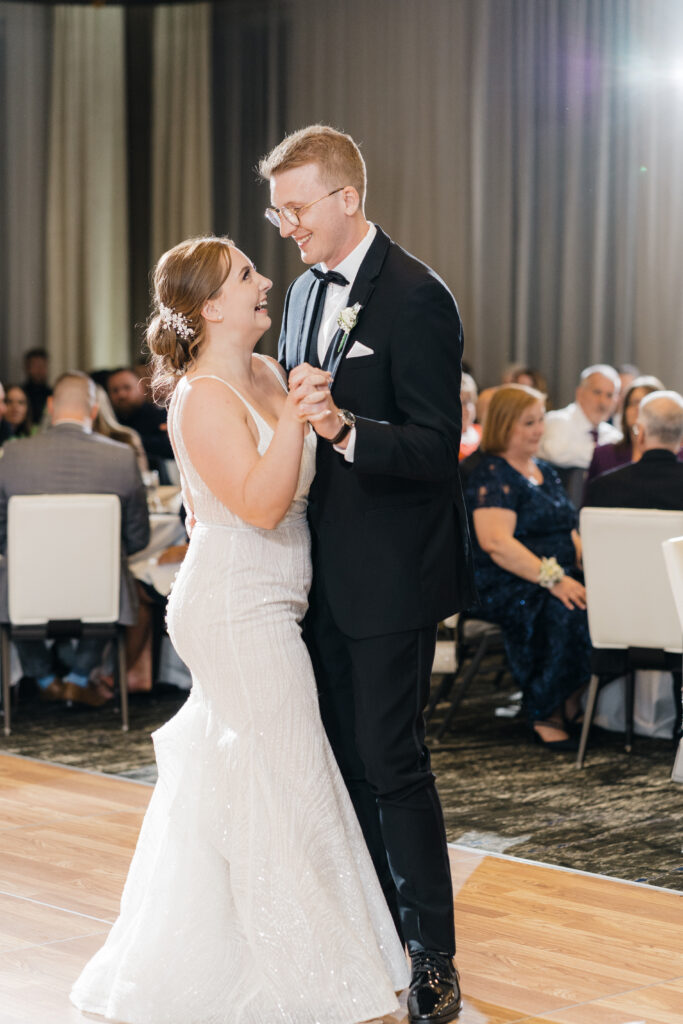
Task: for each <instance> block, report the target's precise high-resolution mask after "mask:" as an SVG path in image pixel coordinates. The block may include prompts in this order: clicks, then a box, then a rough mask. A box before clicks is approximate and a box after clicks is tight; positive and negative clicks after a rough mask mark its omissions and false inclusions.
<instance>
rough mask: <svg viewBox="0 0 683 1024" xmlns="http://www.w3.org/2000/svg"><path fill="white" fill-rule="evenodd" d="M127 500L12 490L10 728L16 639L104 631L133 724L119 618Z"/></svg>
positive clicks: (0, 634) (6, 667) (6, 685)
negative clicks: (123, 506) (123, 502)
mask: <svg viewBox="0 0 683 1024" xmlns="http://www.w3.org/2000/svg"><path fill="white" fill-rule="evenodd" d="M120 558H121V503H120V500H119V498H118V496H117V495H115V494H34V495H13V496H12V497H11V498H10V500H9V502H8V507H7V587H8V602H9V622H8V623H3V624H1V626H0V669H1V674H2V696H3V709H4V718H5V721H4V730H5V735H6V736H9V734H10V727H11V700H10V643H11V640H12V639H13V638H16V639H26V640H45V639H51V638H57V637H79V636H91V637H105V638H108V639H110V640H112V641H113V642H114V645H115V649H116V656H115V658H114V677H115V682H116V685H117V687H118V689H119V693H120V700H121V719H122V728H123V731H124V732H125V731H127V730H128V689H127V683H126V656H125V633H124V627H123V626H121V625H119V622H118V618H119V591H120V575H121V561H120Z"/></svg>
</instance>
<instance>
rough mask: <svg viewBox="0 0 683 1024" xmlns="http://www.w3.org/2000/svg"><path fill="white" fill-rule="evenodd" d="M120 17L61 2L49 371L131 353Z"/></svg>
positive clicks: (53, 126) (52, 164) (53, 121)
mask: <svg viewBox="0 0 683 1024" xmlns="http://www.w3.org/2000/svg"><path fill="white" fill-rule="evenodd" d="M124 66H125V62H124V22H123V13H122V11H121V10H120V9H119V10H117V9H114V8H112V9H111V10H96V9H93V8H73V7H66V6H59V7H57V9H56V10H55V16H54V29H53V61H52V87H51V107H50V146H49V157H48V193H47V261H48V262H47V331H46V338H47V346H48V348H49V351H50V355H51V361H52V371H53V373H58V372H60V371H61V370H65V369H68V368H70V367H84V368H86V369H89V368H91V367H102V366H112V365H117V364H120V363H122V362H126V361H127V359H128V348H129V345H128V334H129V326H128V321H129V313H128V250H127V245H128V238H127V190H126V135H125V81H124Z"/></svg>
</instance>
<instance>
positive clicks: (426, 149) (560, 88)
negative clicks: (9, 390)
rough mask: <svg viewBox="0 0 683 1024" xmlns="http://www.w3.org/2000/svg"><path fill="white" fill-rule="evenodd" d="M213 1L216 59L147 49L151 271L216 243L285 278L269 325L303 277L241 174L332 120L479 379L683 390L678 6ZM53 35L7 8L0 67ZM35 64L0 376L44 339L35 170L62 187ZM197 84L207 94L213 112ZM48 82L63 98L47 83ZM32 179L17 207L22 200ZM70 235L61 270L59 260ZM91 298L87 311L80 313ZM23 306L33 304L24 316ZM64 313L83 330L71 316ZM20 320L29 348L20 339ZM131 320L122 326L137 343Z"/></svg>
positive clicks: (268, 344)
mask: <svg viewBox="0 0 683 1024" xmlns="http://www.w3.org/2000/svg"><path fill="white" fill-rule="evenodd" d="M202 6H205V5H192V8H190V11H191V10H194V11H197V12H200V11H201V16H202V17H205V18H206V19H207V21H209V22H210V23H209V24H208V27H207V29H206V31H207V32H208V33H209V35H210V41H211V47H210V52H209V49H208V45H207V46H205V45H204V43H203V42H201V43H197V41H196V39H195V38H194V37H193V36H192V33H191V32H186V33H185V38H184V39H180V38H179V37H178V34H176V37H175V38H176V42H175V43H173V46H175V47H179V48H178V49H173V46H171V45H170V44H169V42H168V40H167V41H166V42H161V41H160V38H159V37H158V36H156V38H155V43H154V46H155V53H156V54H157V58H156V61H155V69H154V75H155V81H157V89H158V90H159V89H160V90H161V91H160V92H159V91H158V92H157V100H156V102H155V103H154V108H153V109H154V122H153V124H152V130H151V133H150V135H151V137H152V138H153V140H154V147H155V150H156V151H157V153H158V154H162V156H161V157H159V156H157V158H156V160H157V162H156V164H155V170H154V174H153V182H154V185H153V187H151V188H150V203H152V204H155V206H156V209H157V213H155V214H154V218H153V219H154V222H155V224H156V227H155V229H154V232H156V234H154V238H155V241H154V243H153V244H150V247H151V248H152V249H153V250H154V251H153V252H152V253H150V254H149V255H150V259H149V264H150V265H151V263H152V262H153V260H154V259H156V258H157V256H158V255H159V252H158V251H157V250H159V249H160V248H163V247H165V246H166V245H168V244H172V243H173V242H175V241H178V240H179V237H180V236H181V235H185V234H194V233H196V232H197V231H203V230H206V229H212V230H217V231H220V232H229V233H231V234H232V235H233V236H234V237H235V239H236V241H237V242H238V243H239V244H240V245H242V247H243V248H244V249H245V250H246V251H247V252H248V253H249V255H250V256H252V257H253V258H254V259H255V260H256V262H257V264H258V265H259V269H261V270H263V271H264V272H265V273H267V274H268V275H269V276H271V277H273V278H274V280H275V282H276V286H275V289H274V297H273V301H272V303H271V307H272V308H273V309H274V310H275V309H277V308H278V305H279V304H280V303H281V301H282V298H283V296H284V290H285V287H286V284H287V283H288V281H289V280H290V279H291V278H292V277H293V276H294V275H295V274H296V273H297V272H298V271H299V270H300V269H301V264H300V262H299V261H298V256H297V253H296V250H295V249H294V247H293V246H292V245H291V243H290V244H289V245H287V244H286V243H283V242H281V240H280V239H278V237H277V234H276V232H275V231H274V230H271V229H270V228H269V227H268V225H267V224H265V222H264V221H263V220H262V210H263V206H264V205H265V203H266V202H267V188H266V187H265V186H263V185H262V184H261V183H259V182H258V180H257V177H256V175H255V172H254V166H255V164H256V162H257V160H258V157H259V156H260V155H261V154H262V153H263V152H265V151H266V150H267V149H268V148H270V146H272V145H273V144H274V143H275V142H277V141H278V139H279V138H280V137H281V136H282V134H283V132H284V131H286V130H293V129H295V128H298V127H300V126H302V125H303V124H306V123H310V122H312V121H316V120H321V121H325V122H328V123H333V124H335V125H337V126H338V127H340V128H343V129H345V130H348V131H350V132H351V133H352V134H353V135H354V137H356V138H357V139H358V141H359V142H360V143H361V145H362V148H363V152H364V155H365V157H366V160H367V164H368V171H369V193H368V203H367V212H368V215H369V216H370V217H371V218H373V219H375V220H377V221H378V222H379V223H381V224H382V226H383V227H384V228H385V229H386V230H387V231H388V232H389V233H390V234H391V235H392V236H393V237H394V238H396V240H397V241H399V242H400V243H401V244H402V245H404V246H405V247H406V248H408V249H409V250H411V251H413V252H414V253H415V254H416V255H418V256H419V257H421V258H423V259H425V260H427V261H428V262H429V263H431V264H432V266H434V267H435V269H436V270H437V271H438V272H439V273H440V274H441V275H442V276H443V277H444V279H445V280H446V282H447V283H448V284H449V286H450V287H451V288H452V289H453V291H454V293H455V294H456V296H457V298H458V300H459V303H460V306H461V309H462V314H463V320H464V324H465V337H466V358H467V359H468V360H469V361H470V362H471V363H472V365H473V367H474V371H475V374H476V376H477V377H478V379H479V381H480V383H482V384H488V383H491V382H494V381H495V380H496V379H497V378H498V376H499V374H500V371H501V369H502V367H503V366H504V364H505V363H507V362H509V361H513V360H514V361H523V362H530V363H532V364H534V365H536V366H538V367H539V368H540V369H541V370H542V371H543V372H544V373H545V374H546V376H547V377H548V379H549V382H550V385H551V393H552V394H553V397H554V399H555V401H556V402H557V403H562V402H565V401H566V400H568V399H569V397H570V396H571V393H572V391H573V387H574V384H575V380H576V376H577V374H578V371H579V370H580V368H581V367H582V366H584V365H586V364H587V363H589V362H593V361H596V360H605V361H608V362H621V361H635V362H636V363H638V364H639V365H640V367H641V369H642V370H643V371H649V372H654V373H657V374H658V375H659V376H661V377H662V378H663V379H664V380H665V382H666V383H667V384H668V385H670V386H672V387H676V388H678V389H682V388H683V345H681V338H680V333H681V332H680V323H681V321H682V319H683V289H680V287H679V285H678V281H677V276H678V267H679V266H680V265H681V264H682V262H683V260H682V257H683V210H682V208H681V207H682V204H683V197H682V190H681V188H680V181H681V180H683V102H682V99H681V84H680V79H679V81H678V82H676V75H675V72H676V65H675V61H676V59H678V60H679V61H680V55H681V54H682V53H683V4H681V3H680V2H679V0H571V2H567V0H373V3H371V4H368V3H367V2H366V0H345V2H344V3H343V4H339V3H338V2H336V0H250V2H248V3H247V2H245V3H230V4H225V3H223V4H213V5H210V12H208V11H207V10H203V11H202ZM22 8H26V9H28V8H30V9H31V10H30V14H31V15H32V16H33V17H34V18H38V20H39V16H40V17H42V19H43V28H42V29H41V30H39V29H38V28H37V27H36V24H33V27H32V28H31V30H30V31H31V35H30V38H24V40H23V42H20V34H19V23H18V21H17V20H13V18H12V11H15V12H19V11H21V9H22ZM181 8H182V5H179V6H177V7H176V8H175V9H176V10H180V9H181ZM160 11H161V8H159V12H160ZM159 12H157V14H158V13H159ZM24 13H25V14H28V13H29V12H27V11H25V12H24ZM78 13H79V14H84V15H93V16H94V17H97V18H100V17H102V16H103V15H106V14H113V13H116V12H115V11H113V10H112V11H106V10H105V11H103V10H97V11H92V10H81V11H78ZM167 13H168V14H170V13H171V12H170V8H169V9H168V10H167ZM209 13H210V19H209ZM188 16H189V14H188ZM15 18H16V16H15ZM48 22H49V19H48V18H47V15H46V12H45V10H44V9H43V8H41V6H40V5H37V4H23V5H22V4H3V3H0V44H1V45H2V46H3V52H4V53H5V54H8V53H17V54H19V53H20V52H23V53H26V48H27V47H28V46H32V47H38V48H40V47H41V46H42V47H43V48H44V47H45V39H46V38H48V39H49V37H50V31H49V28H46V27H45V26H46V25H47V23H48ZM41 31H42V36H41V34H40V33H41ZM202 31H204V30H202ZM8 33H9V36H8ZM10 37H11V38H10ZM41 38H42V40H43V41H42V42H41V41H40V39H41ZM201 38H202V39H204V38H205V35H203V36H202V37H201ZM22 46H23V48H24V49H23V51H21V47H22ZM17 47H19V49H17ZM159 47H160V48H161V49H160V51H159V50H158V48H159ZM55 56H56V54H55ZM162 60H166V61H167V64H166V68H165V71H164V73H163V77H160V78H157V77H156V76H157V75H158V74H159V63H158V62H160V61H162ZM204 61H206V63H204ZM30 63H31V64H32V65H33V66H35V60H33V59H31V60H30ZM200 63H201V64H202V67H199V66H198V65H199V64H200ZM91 66H93V67H94V65H92V63H91ZM26 68H27V63H26V58H25V57H18V58H17V59H16V60H13V61H11V62H8V61H5V62H4V68H3V70H2V76H3V85H2V92H1V94H0V102H1V103H2V107H3V109H2V119H3V123H4V125H5V127H6V134H7V137H9V138H16V137H17V136H18V134H19V133H20V131H21V130H23V129H20V127H19V124H20V117H22V116H23V111H24V110H25V109H26V107H27V104H29V100H30V105H31V108H32V116H31V118H29V119H28V120H26V119H24V123H25V125H26V129H25V133H24V136H23V142H22V143H21V145H20V146H19V148H18V150H17V151H16V153H15V152H14V151H10V149H9V148H7V147H5V148H3V150H2V152H0V181H1V182H3V183H4V184H5V190H4V192H5V198H4V200H2V199H0V204H2V211H0V224H1V226H2V227H3V228H4V229H5V230H4V232H3V238H4V243H2V244H3V255H2V260H1V262H0V276H1V277H2V279H3V284H4V286H5V288H4V297H3V301H2V303H0V305H1V306H2V309H1V310H0V329H2V331H3V334H4V339H3V342H4V343H3V346H2V350H3V355H2V356H1V357H0V358H1V359H2V360H3V361H2V363H0V372H9V368H12V367H16V366H17V365H18V359H17V353H18V352H19V351H21V350H22V349H24V348H26V347H28V345H29V344H39V343H40V342H41V341H42V340H44V338H41V337H40V336H39V335H40V334H41V331H44V325H45V321H46V306H45V303H44V296H45V287H44V278H41V273H42V271H41V262H40V256H39V253H40V252H41V251H43V250H44V249H45V246H46V238H45V234H44V232H41V223H42V222H43V221H44V217H42V216H41V214H40V210H41V197H40V192H41V185H40V180H41V179H40V175H41V173H42V174H43V175H44V174H45V173H46V170H45V169H46V166H47V170H48V171H49V174H50V177H51V179H52V178H53V177H54V174H55V168H54V167H53V166H52V163H53V157H50V160H49V162H48V161H47V160H41V158H40V153H41V152H44V147H43V150H42V151H41V142H40V138H41V131H42V132H43V133H44V125H45V118H46V115H45V114H44V113H43V114H42V115H41V113H40V107H41V103H42V100H41V99H40V97H41V96H44V92H45V88H44V86H41V84H40V77H39V74H38V75H37V76H36V75H35V74H34V75H33V77H32V80H31V83H29V82H28V81H27V78H28V72H27V70H26ZM66 71H68V69H65V73H66ZM98 71H99V68H98ZM679 71H680V68H679ZM204 72H206V75H210V83H211V88H210V96H209V98H208V100H207V101H206V102H205V100H204V99H202V97H206V95H207V93H206V89H205V86H203V85H202V75H203V74H204ZM93 73H94V72H93ZM22 75H23V76H24V77H23V78H22ZM188 76H189V86H188ZM53 82H55V87H57V80H56V79H55V78H54V72H53ZM31 90H32V91H31ZM41 90H42V92H41ZM195 90H197V91H195ZM31 96H32V97H33V99H30V97H31ZM190 98H191V102H188V103H186V100H187V101H190ZM193 114H195V115H196V116H197V119H198V122H199V126H197V125H195V123H194V121H193ZM208 119H210V125H211V138H210V139H208V140H207V130H206V129H205V126H206V124H207V120H208ZM202 126H204V127H202ZM186 130H187V131H189V133H190V135H189V138H190V143H189V145H188V146H187V149H188V150H191V151H192V153H191V156H192V160H194V159H195V158H197V159H199V158H198V157H197V156H196V153H195V151H199V150H201V159H202V161H203V162H201V166H200V167H199V169H198V170H197V165H196V164H191V166H189V165H188V164H187V163H186V160H187V158H188V155H187V153H186V152H182V151H181V152H179V151H178V149H173V148H172V147H171V146H170V145H169V139H171V138H175V139H178V138H180V137H181V133H182V132H185V131H186ZM12 132H14V136H12ZM164 140H165V141H164ZM19 153H24V154H31V155H30V157H29V156H28V155H24V156H19V155H18V154H19ZM128 156H129V159H134V158H135V155H134V154H130V153H129V154H128ZM204 157H205V160H204ZM36 161H37V163H36ZM209 164H210V165H211V166H212V170H213V183H212V187H211V182H210V175H209V173H208V172H207V166H209ZM23 175H26V180H27V181H29V179H30V184H29V186H28V193H30V196H31V198H30V200H29V199H24V198H23V196H22V193H21V190H20V189H19V186H18V184H17V183H18V182H21V183H22V185H23V184H24V178H23ZM198 182H199V183H201V186H200V187H198V188H195V185H196V184H197V183H198ZM10 188H11V194H9V193H8V189H10ZM24 192H25V193H26V192H27V189H26V188H25V189H24ZM211 195H212V196H213V203H212V202H211ZM207 197H208V205H207V201H206V200H207ZM44 208H45V198H44V195H43V198H42V209H43V210H44ZM200 208H201V210H202V211H203V212H202V213H201V214H200V215H199V216H198V217H194V216H192V217H190V218H189V219H185V213H186V212H187V210H189V209H193V210H195V211H196V210H199V209H200ZM212 208H213V211H214V213H213V216H212V214H211V210H212ZM119 213H120V218H119V219H120V221H121V222H125V214H123V213H122V211H121V210H120V211H119ZM12 217H14V221H13V223H14V227H13V228H12V230H11V231H10V230H8V229H7V225H8V224H9V223H10V220H11V218H12ZM27 218H28V219H27ZM27 224H29V225H30V228H29V230H23V228H24V227H25V225H27ZM64 227H65V232H64V233H63V236H62V244H63V245H65V247H64V248H63V249H62V251H61V256H62V257H63V261H64V262H65V264H67V265H69V266H71V265H72V263H73V253H72V246H71V244H70V243H69V242H66V243H65V239H66V237H67V235H66V228H67V227H68V225H65V226H64ZM98 227H99V244H100V246H101V247H102V248H103V249H105V250H106V249H109V250H111V247H112V245H113V246H114V248H115V249H116V248H118V247H119V245H123V246H124V247H125V242H121V243H119V242H118V241H117V231H118V227H119V225H117V224H115V223H113V222H112V221H111V220H110V218H109V217H108V216H104V215H102V216H99V218H98ZM162 228H163V229H164V230H166V231H167V233H166V234H165V235H164V234H160V233H159V232H160V231H161V229H162ZM86 262H87V261H86ZM10 264H11V266H10ZM8 282H9V283H8ZM41 282H42V283H41ZM10 285H11V286H10ZM114 289H115V291H116V303H117V308H118V309H120V310H121V309H125V307H126V302H127V289H128V284H127V282H126V281H125V280H124V281H118V282H117V283H116V284H115V285H114ZM51 294H54V291H53V292H52V293H51ZM89 294H90V293H87V294H84V295H81V296H80V298H79V299H77V305H79V304H82V303H83V302H86V304H87V303H91V304H92V301H93V300H92V298H91V297H88V295H89ZM27 295H32V296H34V297H35V296H37V301H35V302H34V304H35V305H36V307H37V309H36V311H35V312H32V313H31V319H30V321H29V320H27V319H26V312H25V311H26V305H25V303H26V297H27ZM51 301H52V300H51ZM107 308H108V307H107V306H106V303H105V307H104V311H103V313H102V314H101V315H102V318H103V319H107V317H108V313H107ZM117 315H118V314H117ZM73 317H75V318H76V322H78V323H80V322H81V321H83V322H86V321H87V317H86V315H85V314H84V313H83V311H82V309H80V308H79V309H78V310H77V311H74V314H73ZM50 321H52V314H50ZM29 322H30V324H31V327H30V330H29V331H27V330H26V329H22V327H24V328H25V327H26V325H27V324H28V323H29ZM70 322H72V323H73V322H74V321H73V318H72V320H71V321H70ZM10 325H11V326H10ZM131 326H132V325H130V324H126V326H125V327H124V329H123V332H124V336H125V337H126V338H128V337H130V335H131ZM50 327H51V329H53V324H52V323H51V324H50ZM64 329H65V325H64V324H62V325H61V326H60V331H63V330H64ZM86 333H87V339H88V340H85V341H83V342H79V345H80V346H81V347H80V348H79V349H78V354H79V355H80V356H81V358H82V359H83V365H86V366H87V365H93V364H94V362H96V361H97V360H96V359H95V358H93V355H94V353H93V352H92V351H90V348H89V347H90V345H91V341H90V340H89V339H90V336H91V334H92V328H91V326H90V324H89V327H88V332H84V333H83V336H84V337H85V336H86ZM29 335H30V336H29ZM276 337H277V329H276V328H273V329H272V330H271V332H270V333H269V335H268V336H267V338H266V339H264V347H265V348H266V349H268V350H270V351H273V350H274V347H275V344H276ZM55 344H59V342H58V339H55ZM98 344H100V342H98ZM107 344H108V343H107ZM83 345H85V346H86V347H87V348H88V352H87V357H86V354H84V350H83ZM100 351H102V352H103V353H104V351H105V350H104V349H102V350H100ZM5 367H7V368H8V369H5ZM56 368H58V367H56ZM11 372H12V373H13V374H14V373H16V371H15V370H14V369H12V370H11Z"/></svg>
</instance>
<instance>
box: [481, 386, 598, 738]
mask: <svg viewBox="0 0 683 1024" xmlns="http://www.w3.org/2000/svg"><path fill="white" fill-rule="evenodd" d="M544 401H545V396H544V395H543V393H542V392H540V391H536V390H535V389H534V388H529V387H525V386H524V385H521V384H506V385H503V386H502V387H500V388H499V389H498V390H497V391H496V393H495V394H494V395H493V397H492V399H491V404H490V406H489V411H488V415H487V417H486V422H485V424H484V432H483V436H482V442H481V448H480V452H481V458H480V461H479V465H478V466H477V467H476V468H475V469H474V470H473V472H472V473H471V474H470V476H469V477H468V478H467V480H466V482H465V499H466V502H467V506H468V510H469V511H470V513H471V516H472V522H473V527H474V529H473V538H474V565H475V578H476V583H477V590H478V593H479V600H480V604H479V607H478V608H477V610H476V612H475V614H476V615H477V617H480V618H483V619H485V620H486V621H488V622H494V623H497V624H498V625H499V626H500V627H501V628H502V630H503V633H504V637H505V648H506V652H507V655H508V659H509V663H510V668H511V670H512V673H513V675H514V678H515V681H516V682H517V684H518V685H519V687H520V689H521V690H522V693H523V695H524V704H525V709H526V713H527V715H528V718H529V723H530V725H531V728H532V730H533V736H534V739H535V741H536V742H539V743H542V744H544V745H545V746H546V747H547V748H548V749H550V750H571V749H575V742H574V740H573V739H572V738H571V737H570V735H569V731H568V728H567V724H566V722H567V720H569V721H573V720H574V719H575V718H576V716H577V715H578V714H579V710H580V696H581V691H582V689H583V688H584V686H585V685H586V683H587V682H588V680H589V678H590V665H589V650H590V640H589V635H588V624H587V620H586V612H585V608H586V592H585V589H584V587H583V585H582V584H581V583H580V582H579V581H578V580H577V579H576V578H575V576H574V574H575V573H576V572H577V565H578V563H579V560H580V541H579V537H578V534H577V532H576V511H575V509H574V507H573V505H571V503H570V502H569V500H568V498H567V497H566V495H565V492H564V490H563V488H562V485H561V484H560V481H559V479H558V477H557V475H556V473H555V472H554V470H553V469H552V467H551V466H549V465H548V464H547V463H546V462H542V461H541V460H540V459H537V458H536V453H537V452H538V446H539V443H540V440H541V437H542V435H543V424H544V415H545V406H544Z"/></svg>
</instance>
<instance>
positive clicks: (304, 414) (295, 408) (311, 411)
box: [287, 363, 332, 423]
mask: <svg viewBox="0 0 683 1024" xmlns="http://www.w3.org/2000/svg"><path fill="white" fill-rule="evenodd" d="M296 370H297V371H299V372H298V373H295V371H294V370H293V371H292V373H291V374H290V376H289V388H290V390H289V395H288V396H287V404H288V405H289V406H290V408H291V409H292V412H293V413H294V415H295V416H296V418H297V419H298V420H299V421H300V422H302V423H303V422H306V421H307V420H308V421H311V422H313V421H315V420H319V419H322V418H323V417H325V416H328V415H329V398H330V383H331V381H332V375H331V374H330V373H328V372H327V370H319V369H316V368H315V367H313V366H308V365H307V364H305V363H304V364H302V365H301V366H297V367H296Z"/></svg>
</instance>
